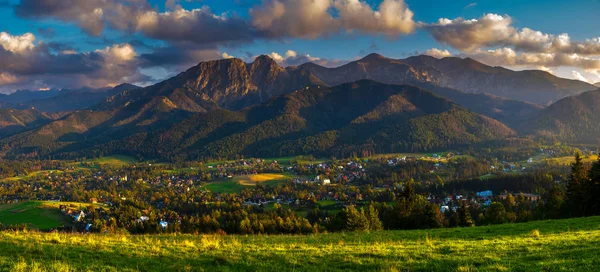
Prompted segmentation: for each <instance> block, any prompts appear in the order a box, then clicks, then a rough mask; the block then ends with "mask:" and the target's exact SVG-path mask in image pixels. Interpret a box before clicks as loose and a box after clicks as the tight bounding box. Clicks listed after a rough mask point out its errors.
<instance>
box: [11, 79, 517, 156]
mask: <svg viewBox="0 0 600 272" xmlns="http://www.w3.org/2000/svg"><path fill="white" fill-rule="evenodd" d="M135 91H139V90H135ZM135 91H132V92H135ZM175 101H176V100H175V99H174V100H171V99H169V97H164V96H153V97H152V100H151V101H144V100H143V99H140V100H137V101H134V102H133V103H131V104H127V106H125V107H124V108H120V109H114V110H109V109H108V108H107V109H106V110H105V111H78V112H75V113H73V114H71V115H69V116H66V117H64V118H62V119H60V120H57V121H54V122H52V123H49V124H47V125H44V126H42V127H40V128H38V129H35V130H32V131H28V132H27V133H22V134H19V135H15V136H13V137H10V138H7V139H4V140H2V142H3V143H4V144H5V146H8V147H13V148H9V149H7V150H11V153H12V154H13V155H17V154H25V153H28V152H39V151H40V150H46V152H49V153H46V154H50V153H55V154H74V155H76V154H77V153H85V154H90V153H91V154H97V155H100V154H129V155H137V154H143V155H145V156H150V157H164V156H167V155H176V154H188V155H192V154H195V155H196V156H199V155H202V156H235V155H252V156H289V155H297V154H312V153H314V154H340V155H344V154H345V155H350V154H351V153H353V152H367V153H368V152H374V151H377V152H378V153H381V152H386V151H389V152H401V151H417V150H419V151H421V150H435V149H440V148H443V149H445V148H448V147H450V146H458V145H464V144H472V143H479V142H482V141H486V140H491V139H497V138H502V137H508V136H510V135H513V131H512V130H511V129H509V128H508V127H506V126H505V125H503V124H502V123H500V122H498V121H496V120H493V119H491V118H488V117H485V116H481V115H478V114H475V113H472V112H469V111H468V110H466V109H465V108H463V107H461V106H459V105H457V104H455V103H453V102H451V101H450V100H448V99H445V98H442V97H440V96H437V95H435V94H433V93H431V92H428V91H425V90H422V89H419V88H417V87H412V86H393V85H385V84H381V83H377V82H373V81H360V82H356V83H349V84H344V85H340V86H337V87H332V88H325V87H314V88H308V89H304V90H299V91H295V92H293V93H291V94H287V95H283V96H278V97H276V98H273V99H271V100H269V101H268V102H266V103H263V104H261V105H258V106H254V107H250V108H246V109H244V110H241V111H229V110H225V109H218V108H212V109H210V110H203V111H199V112H198V113H192V112H190V111H186V110H183V109H181V106H179V105H178V102H175ZM195 105H198V104H195ZM79 155H81V154H79Z"/></svg>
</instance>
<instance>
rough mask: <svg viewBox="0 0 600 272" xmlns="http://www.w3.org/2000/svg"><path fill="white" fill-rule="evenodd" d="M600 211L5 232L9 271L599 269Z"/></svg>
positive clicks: (1, 257)
mask: <svg viewBox="0 0 600 272" xmlns="http://www.w3.org/2000/svg"><path fill="white" fill-rule="evenodd" d="M598 252H600V217H590V218H584V219H568V220H554V221H539V222H530V223H523V224H505V225H497V226H490V227H476V228H455V229H436V230H415V231H381V232H367V233H361V232H354V233H334V234H318V235H309V236H289V235H281V236H235V235H231V236H213V235H198V236H194V235H159V236H149V235H146V236H128V235H99V234H86V235H80V234H59V233H35V232H30V233H23V232H3V233H0V270H10V271H44V270H45V271H79V270H86V271H117V270H118V271H167V270H175V271H282V270H283V271H349V270H352V271H598V270H599V269H600V259H598Z"/></svg>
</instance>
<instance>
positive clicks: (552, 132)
mask: <svg viewBox="0 0 600 272" xmlns="http://www.w3.org/2000/svg"><path fill="white" fill-rule="evenodd" d="M529 124H532V127H530V128H525V129H524V130H526V131H527V130H528V131H529V132H530V133H534V134H537V135H541V136H544V137H547V138H551V139H557V140H560V141H565V142H569V143H586V144H598V140H599V139H600V138H598V137H599V135H600V127H599V126H598V124H600V90H596V91H589V92H585V93H582V94H580V95H577V96H571V97H567V98H564V99H562V100H560V101H558V102H556V103H554V104H552V105H551V106H549V107H548V108H546V109H544V110H543V111H542V112H541V113H540V115H539V116H538V117H537V118H535V119H534V121H533V122H529Z"/></svg>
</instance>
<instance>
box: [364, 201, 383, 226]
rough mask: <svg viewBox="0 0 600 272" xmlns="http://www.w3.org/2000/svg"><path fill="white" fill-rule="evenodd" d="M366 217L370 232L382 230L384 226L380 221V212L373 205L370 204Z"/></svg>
mask: <svg viewBox="0 0 600 272" xmlns="http://www.w3.org/2000/svg"><path fill="white" fill-rule="evenodd" d="M365 216H366V217H367V220H368V221H369V230H382V229H383V224H382V223H381V220H379V212H378V211H377V209H375V206H373V204H369V205H368V206H367V208H366V211H365Z"/></svg>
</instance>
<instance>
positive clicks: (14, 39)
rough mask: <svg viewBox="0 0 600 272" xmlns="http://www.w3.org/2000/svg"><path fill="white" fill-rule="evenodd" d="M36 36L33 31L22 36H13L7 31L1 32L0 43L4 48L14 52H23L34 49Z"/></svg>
mask: <svg viewBox="0 0 600 272" xmlns="http://www.w3.org/2000/svg"><path fill="white" fill-rule="evenodd" d="M34 41H35V36H34V35H33V34H31V33H25V34H23V35H21V36H13V35H10V34H8V33H6V32H0V45H2V48H4V50H7V51H10V52H12V53H22V52H25V51H28V50H31V49H33V47H34V45H33V42H34Z"/></svg>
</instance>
